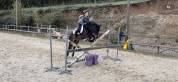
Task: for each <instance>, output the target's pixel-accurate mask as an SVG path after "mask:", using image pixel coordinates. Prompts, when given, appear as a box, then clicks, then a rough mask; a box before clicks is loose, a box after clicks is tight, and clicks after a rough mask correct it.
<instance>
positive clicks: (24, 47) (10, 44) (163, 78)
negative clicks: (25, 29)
mask: <svg viewBox="0 0 178 82" xmlns="http://www.w3.org/2000/svg"><path fill="white" fill-rule="evenodd" d="M48 43H49V41H48V39H42V38H34V37H29V36H22V35H19V34H10V33H3V32H0V81H1V82H178V60H177V59H170V58H162V57H155V56H151V55H150V56H148V55H143V54H139V53H131V52H124V51H119V54H120V57H121V59H122V61H119V62H114V61H112V60H109V59H107V60H104V59H103V58H102V57H103V56H105V55H106V52H105V49H102V50H95V51H91V52H92V53H97V54H98V55H99V64H98V65H96V66H92V67H87V66H85V65H84V63H83V62H80V63H77V64H75V65H74V66H73V67H72V68H71V70H72V75H66V74H64V75H59V74H58V73H56V72H45V70H46V68H48V67H49V65H50V64H49V44H48ZM53 43H54V44H55V45H53V50H54V52H53V53H54V57H53V58H54V66H56V67H59V66H60V67H61V66H63V63H64V49H65V48H64V47H65V44H64V43H63V42H60V41H57V40H54V41H53ZM115 54H116V50H111V53H110V55H111V56H114V55H115Z"/></svg>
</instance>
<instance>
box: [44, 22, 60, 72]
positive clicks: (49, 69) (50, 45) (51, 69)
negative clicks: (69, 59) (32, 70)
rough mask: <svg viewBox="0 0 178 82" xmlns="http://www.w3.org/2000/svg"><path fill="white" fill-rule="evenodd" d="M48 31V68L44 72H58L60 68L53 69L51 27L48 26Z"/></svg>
mask: <svg viewBox="0 0 178 82" xmlns="http://www.w3.org/2000/svg"><path fill="white" fill-rule="evenodd" d="M48 30H49V49H50V68H48V69H47V70H46V72H48V71H56V72H58V71H59V69H60V68H56V67H53V46H52V33H51V25H50V26H49V28H48Z"/></svg>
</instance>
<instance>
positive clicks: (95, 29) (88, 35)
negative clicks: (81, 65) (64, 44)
mask: <svg viewBox="0 0 178 82" xmlns="http://www.w3.org/2000/svg"><path fill="white" fill-rule="evenodd" d="M83 27H84V28H83V31H82V33H80V34H75V32H72V33H70V35H69V40H70V41H69V46H68V49H75V48H76V46H73V45H72V42H73V43H75V44H78V43H79V42H80V41H81V40H84V39H85V40H87V41H88V42H94V41H95V40H96V39H97V38H98V36H99V31H100V25H99V24H97V23H95V22H92V21H90V22H88V23H87V24H85V25H84V26H83ZM71 41H72V42H71ZM74 53H75V52H72V57H74ZM68 56H69V53H67V57H68Z"/></svg>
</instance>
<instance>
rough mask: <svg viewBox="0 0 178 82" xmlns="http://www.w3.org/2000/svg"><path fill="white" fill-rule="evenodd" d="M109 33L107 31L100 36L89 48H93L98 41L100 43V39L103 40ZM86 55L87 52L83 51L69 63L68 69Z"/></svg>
mask: <svg viewBox="0 0 178 82" xmlns="http://www.w3.org/2000/svg"><path fill="white" fill-rule="evenodd" d="M109 32H110V30H107V31H106V32H105V33H104V34H103V35H101V36H100V37H99V38H98V39H97V40H96V41H95V42H94V43H92V44H91V46H90V47H89V48H93V47H94V46H95V45H96V44H97V43H98V41H100V40H101V39H103V38H104V37H105V36H106V35H107V34H108V33H109ZM78 46H79V45H78ZM86 53H88V50H86V51H84V52H83V53H82V54H81V55H80V56H79V57H78V58H76V59H75V60H74V61H73V62H71V63H70V64H69V65H68V67H71V66H72V65H73V64H75V63H76V62H77V61H78V60H79V59H80V58H81V57H82V56H83V55H85V54H86Z"/></svg>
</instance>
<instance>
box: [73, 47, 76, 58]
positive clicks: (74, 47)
mask: <svg viewBox="0 0 178 82" xmlns="http://www.w3.org/2000/svg"><path fill="white" fill-rule="evenodd" d="M75 48H76V47H73V49H75ZM74 54H75V51H73V52H72V57H74Z"/></svg>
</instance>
